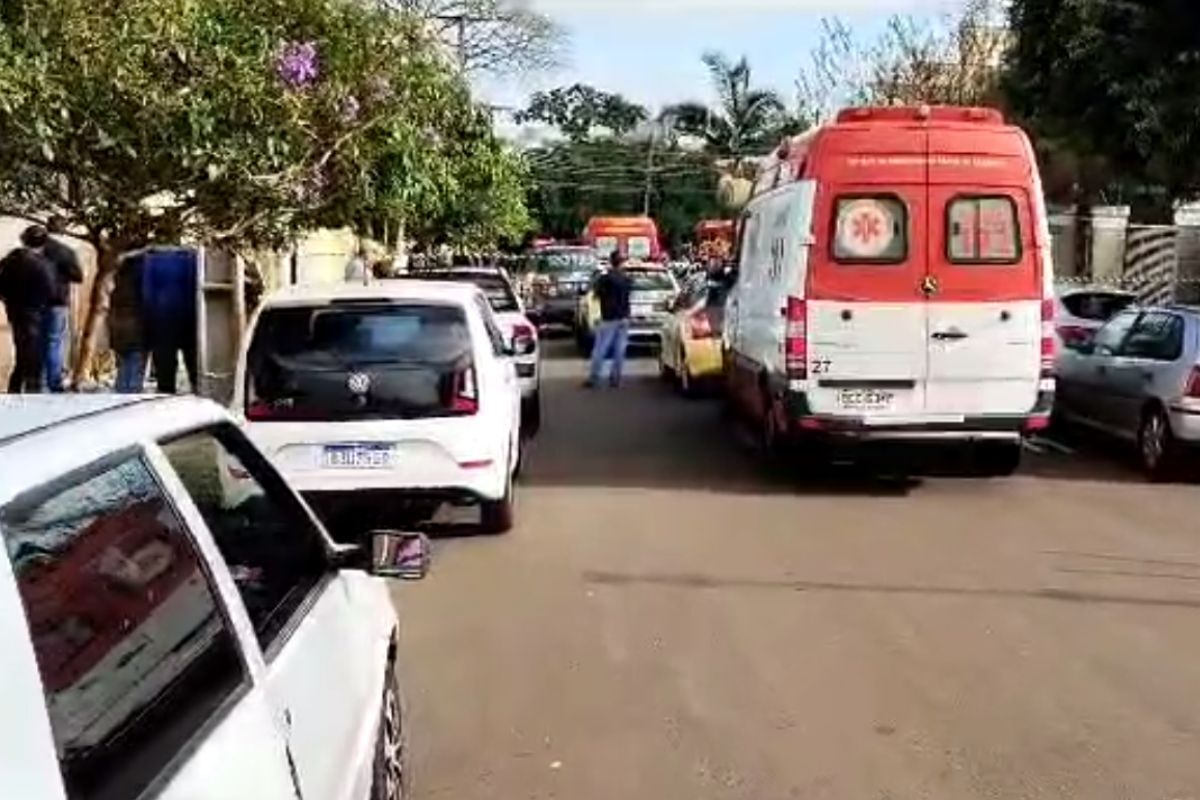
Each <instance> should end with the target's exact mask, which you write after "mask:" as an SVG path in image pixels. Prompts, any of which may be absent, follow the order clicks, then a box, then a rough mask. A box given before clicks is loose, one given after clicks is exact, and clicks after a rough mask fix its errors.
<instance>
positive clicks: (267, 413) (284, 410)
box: [246, 400, 296, 422]
mask: <svg viewBox="0 0 1200 800" xmlns="http://www.w3.org/2000/svg"><path fill="white" fill-rule="evenodd" d="M295 416H296V413H295V410H294V409H293V407H292V404H291V403H290V402H286V401H277V402H274V403H270V402H267V401H265V400H255V401H254V402H252V403H250V404H248V405H247V406H246V421H247V422H271V421H278V420H286V419H291V418H294V417H295Z"/></svg>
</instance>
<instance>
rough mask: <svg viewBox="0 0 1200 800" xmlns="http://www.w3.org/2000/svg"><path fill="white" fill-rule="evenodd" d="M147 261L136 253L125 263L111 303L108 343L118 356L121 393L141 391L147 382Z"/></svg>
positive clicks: (118, 378) (121, 268)
mask: <svg viewBox="0 0 1200 800" xmlns="http://www.w3.org/2000/svg"><path fill="white" fill-rule="evenodd" d="M144 263H145V254H144V253H135V254H133V255H130V256H128V257H126V258H125V259H124V260H123V261H122V262H121V265H120V266H119V267H118V268H117V275H116V281H115V282H114V283H113V290H112V298H111V300H110V301H109V306H108V346H109V347H110V348H112V351H113V353H114V354H115V355H116V357H117V385H116V390H117V391H118V392H120V393H121V394H140V393H141V392H142V391H143V387H144V386H145V382H146V331H145V325H144V323H143V315H144V314H145V310H144V309H143V307H142V268H143V264H144Z"/></svg>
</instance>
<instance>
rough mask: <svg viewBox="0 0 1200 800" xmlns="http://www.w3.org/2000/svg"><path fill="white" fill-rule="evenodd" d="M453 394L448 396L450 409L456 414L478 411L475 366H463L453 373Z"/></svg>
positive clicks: (477, 383) (477, 387) (477, 385)
mask: <svg viewBox="0 0 1200 800" xmlns="http://www.w3.org/2000/svg"><path fill="white" fill-rule="evenodd" d="M453 386H454V394H453V396H452V397H451V398H450V410H451V411H454V412H456V413H458V414H474V413H475V412H477V411H479V382H478V381H477V380H476V376H475V367H464V368H463V369H460V370H459V371H458V372H456V373H454V377H453Z"/></svg>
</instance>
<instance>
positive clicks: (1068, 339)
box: [1054, 286, 1137, 362]
mask: <svg viewBox="0 0 1200 800" xmlns="http://www.w3.org/2000/svg"><path fill="white" fill-rule="evenodd" d="M1136 303H1137V295H1136V294H1134V293H1133V292H1127V291H1125V290H1124V289H1108V288H1104V287H1097V286H1079V287H1075V288H1066V289H1063V290H1061V291H1058V292H1057V295H1056V297H1055V309H1054V330H1055V333H1056V334H1057V335H1058V350H1057V352H1058V355H1059V360H1060V362H1061V360H1062V358H1063V357H1064V355H1066V354H1068V353H1069V352H1070V351H1071V350H1072V349H1074V348H1077V347H1078V346H1079V345H1081V344H1086V343H1087V342H1089V341H1091V339H1092V336H1094V335H1095V333H1096V331H1098V330H1100V329H1101V328H1103V327H1104V324H1105V323H1106V322H1108V321H1109V320H1110V319H1112V318H1113V317H1115V316H1116V315H1117V314H1119V313H1120V312H1122V311H1124V310H1125V309H1127V308H1129V307H1130V306H1132V305H1135V304H1136Z"/></svg>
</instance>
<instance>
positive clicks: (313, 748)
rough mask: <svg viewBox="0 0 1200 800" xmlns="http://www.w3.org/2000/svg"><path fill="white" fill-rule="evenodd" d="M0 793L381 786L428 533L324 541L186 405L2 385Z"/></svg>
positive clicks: (111, 797)
mask: <svg viewBox="0 0 1200 800" xmlns="http://www.w3.org/2000/svg"><path fill="white" fill-rule="evenodd" d="M0 542H3V544H4V548H3V550H2V551H0V652H2V653H3V654H4V655H3V657H2V658H0V685H3V687H4V713H3V715H2V716H0V786H2V787H3V789H2V790H0V794H2V795H3V797H5V798H14V800H15V799H16V798H20V800H64V798H70V800H76V799H77V798H87V799H88V800H101V799H103V800H118V799H120V798H149V797H153V798H155V800H195V798H234V797H238V798H240V797H253V798H255V800H295V799H296V798H297V797H303V798H305V800H398V798H402V797H404V796H405V785H406V775H407V771H406V770H405V769H404V764H405V760H404V757H405V747H404V744H405V737H404V735H403V734H404V728H403V725H402V723H403V718H402V716H401V703H400V696H399V693H398V690H397V684H396V674H395V667H396V645H397V621H396V614H395V611H394V609H393V607H392V603H391V600H390V597H389V594H388V589H387V587H386V585H385V584H384V582H383V581H381V580H379V579H378V577H374V576H377V575H386V576H392V577H420V576H421V575H423V574H424V572H425V570H426V569H427V568H428V541H427V540H425V539H424V538H423V537H420V536H406V535H401V534H394V533H378V534H376V535H375V536H374V537H373V538H372V540H371V541H370V542H366V543H364V544H362V545H358V546H337V545H335V544H334V543H333V542H332V541H331V540H330V539H329V537H328V536H327V535H326V533H325V531H324V530H323V528H322V527H321V525H320V523H319V522H318V521H317V520H316V519H315V518H314V517H313V515H312V513H311V512H310V511H309V509H308V507H307V506H306V505H305V504H304V502H303V501H302V500H301V499H300V497H299V496H297V495H296V493H295V492H294V491H292V489H291V488H290V487H289V486H288V485H287V484H286V483H285V482H284V480H283V479H282V478H281V477H280V475H279V473H277V472H276V471H275V469H274V468H273V467H272V466H271V465H270V463H269V462H268V461H267V459H266V458H264V457H263V455H262V454H261V453H259V451H258V450H257V449H256V448H255V447H254V446H253V445H252V444H251V443H250V442H249V441H248V440H247V439H246V437H245V436H244V435H243V434H242V433H241V431H240V430H238V428H237V426H236V425H235V424H234V422H233V420H231V419H230V417H229V415H228V414H227V413H226V412H225V411H223V410H222V409H220V408H219V407H217V406H216V405H213V404H212V403H209V402H207V401H203V400H198V399H195V398H149V397H131V396H128V395H116V396H114V395H106V396H92V397H80V396H61V395H60V396H42V397H36V396H35V397H29V396H26V397H21V398H0Z"/></svg>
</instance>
